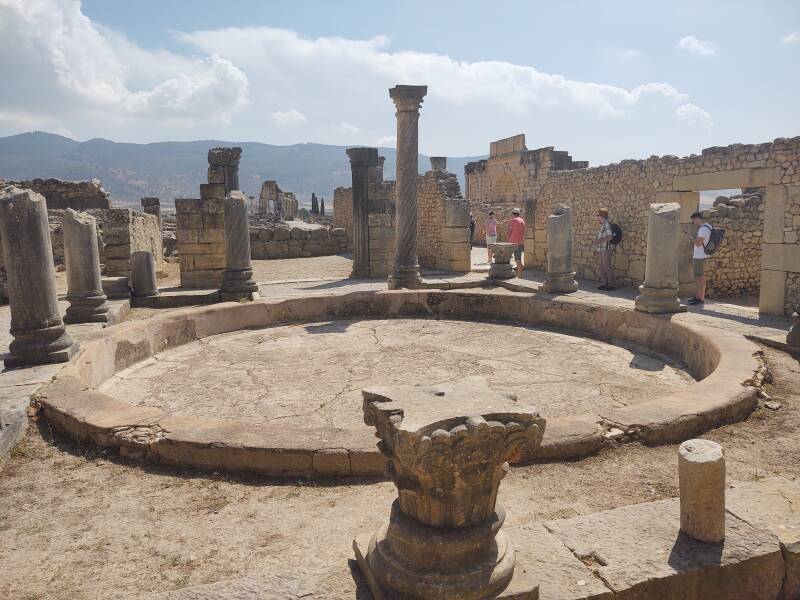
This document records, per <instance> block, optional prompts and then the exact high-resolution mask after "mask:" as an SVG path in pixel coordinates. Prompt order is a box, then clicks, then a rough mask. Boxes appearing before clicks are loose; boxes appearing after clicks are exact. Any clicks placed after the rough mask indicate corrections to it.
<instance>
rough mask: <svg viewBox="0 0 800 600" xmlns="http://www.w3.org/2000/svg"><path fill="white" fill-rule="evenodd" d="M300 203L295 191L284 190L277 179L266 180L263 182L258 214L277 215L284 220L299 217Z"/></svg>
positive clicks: (263, 215)
mask: <svg viewBox="0 0 800 600" xmlns="http://www.w3.org/2000/svg"><path fill="white" fill-rule="evenodd" d="M297 210H298V203H297V198H296V197H295V195H294V193H293V192H284V191H283V190H281V188H280V187H279V186H278V182H277V181H272V180H270V181H265V182H264V183H262V184H261V193H260V194H259V196H258V215H259V216H262V217H265V216H267V215H270V214H272V215H277V216H278V218H279V219H281V220H284V221H292V220H294V219H296V218H297Z"/></svg>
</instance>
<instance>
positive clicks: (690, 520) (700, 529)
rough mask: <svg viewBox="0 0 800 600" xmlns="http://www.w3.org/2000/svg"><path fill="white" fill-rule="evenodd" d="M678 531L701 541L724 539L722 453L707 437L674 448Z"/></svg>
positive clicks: (723, 469)
mask: <svg viewBox="0 0 800 600" xmlns="http://www.w3.org/2000/svg"><path fill="white" fill-rule="evenodd" d="M678 479H679V483H680V493H681V531H683V532H684V533H685V534H686V535H688V536H690V537H693V538H694V539H696V540H700V541H701V542H708V543H710V544H715V543H718V542H721V541H723V540H724V539H725V454H724V453H723V451H722V446H720V445H719V444H717V443H716V442H712V441H710V440H688V441H685V442H683V443H682V444H681V445H680V448H678Z"/></svg>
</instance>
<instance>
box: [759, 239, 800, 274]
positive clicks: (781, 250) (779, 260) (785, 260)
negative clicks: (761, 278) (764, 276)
mask: <svg viewBox="0 0 800 600" xmlns="http://www.w3.org/2000/svg"><path fill="white" fill-rule="evenodd" d="M761 268H762V269H770V270H773V271H787V272H789V273H800V244H763V245H762V246H761Z"/></svg>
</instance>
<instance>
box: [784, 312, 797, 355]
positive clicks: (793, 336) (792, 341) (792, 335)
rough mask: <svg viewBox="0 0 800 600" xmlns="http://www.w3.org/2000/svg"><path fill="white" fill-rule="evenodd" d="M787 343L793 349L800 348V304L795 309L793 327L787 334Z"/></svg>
mask: <svg viewBox="0 0 800 600" xmlns="http://www.w3.org/2000/svg"><path fill="white" fill-rule="evenodd" d="M786 343H787V344H788V345H789V346H792V347H793V348H800V304H798V305H797V306H795V307H794V312H793V313H792V326H791V327H790V328H789V333H787V334H786Z"/></svg>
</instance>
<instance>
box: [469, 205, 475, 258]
mask: <svg viewBox="0 0 800 600" xmlns="http://www.w3.org/2000/svg"><path fill="white" fill-rule="evenodd" d="M474 237H475V216H474V215H473V214H472V213H469V249H470V250H472V238H474Z"/></svg>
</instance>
